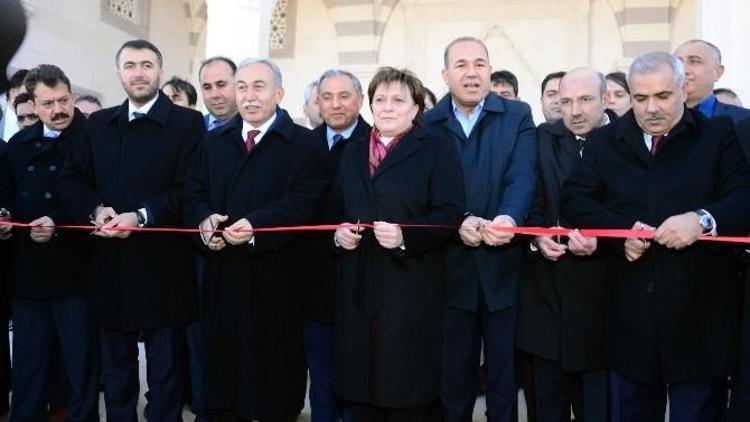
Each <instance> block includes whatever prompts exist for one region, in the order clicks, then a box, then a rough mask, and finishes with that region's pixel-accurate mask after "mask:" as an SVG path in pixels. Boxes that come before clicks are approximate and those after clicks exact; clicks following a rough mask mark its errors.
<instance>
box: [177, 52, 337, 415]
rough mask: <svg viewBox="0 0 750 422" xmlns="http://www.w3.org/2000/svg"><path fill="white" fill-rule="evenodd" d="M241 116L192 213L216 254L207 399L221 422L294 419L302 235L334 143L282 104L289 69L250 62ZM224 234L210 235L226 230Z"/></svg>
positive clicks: (192, 190) (196, 179) (300, 372)
mask: <svg viewBox="0 0 750 422" xmlns="http://www.w3.org/2000/svg"><path fill="white" fill-rule="evenodd" d="M234 86H235V94H236V98H237V108H238V110H239V115H238V116H236V117H235V118H234V119H232V120H231V121H230V122H228V123H227V124H225V125H224V126H222V127H221V128H219V129H217V130H213V131H211V132H209V133H208V135H206V138H205V139H204V141H203V143H202V146H201V150H200V152H199V154H198V157H197V159H196V161H195V164H194V166H193V168H192V170H191V172H190V176H189V178H188V182H187V185H186V196H187V197H186V200H187V208H186V211H185V213H186V219H187V223H188V224H189V225H191V226H193V227H200V228H201V230H202V231H203V232H202V234H201V236H200V243H201V244H202V245H203V246H204V247H205V249H206V251H207V254H206V297H205V301H206V306H205V310H206V314H205V319H206V324H207V326H208V327H210V329H209V330H207V331H206V332H205V336H206V342H205V344H206V399H207V404H208V406H210V407H211V408H212V409H215V410H216V411H218V412H220V413H221V414H220V416H219V417H220V418H221V419H219V420H249V419H253V420H261V421H277V420H278V421H282V420H294V419H295V418H296V416H297V414H298V413H299V411H300V410H301V409H302V407H303V404H304V396H305V388H306V371H305V360H304V351H303V335H302V332H303V321H304V319H303V303H302V302H303V295H302V286H301V279H302V276H303V275H305V276H306V275H307V274H303V273H302V271H301V270H302V265H300V257H301V256H302V252H303V250H302V249H301V248H300V245H299V242H297V240H298V238H299V236H297V235H294V234H292V233H258V234H255V233H253V228H254V227H260V228H263V227H278V226H291V225H300V224H308V223H309V222H310V221H311V220H312V218H313V216H314V213H315V212H316V210H318V209H319V207H320V203H321V199H322V195H323V192H324V190H325V188H326V184H327V183H326V182H327V181H326V178H325V154H326V148H325V147H324V146H323V144H322V143H321V142H320V140H319V139H318V138H316V137H315V134H313V133H312V131H310V130H309V129H306V128H303V127H301V126H298V125H296V124H294V122H293V121H292V119H291V117H289V114H287V112H286V111H284V110H282V109H280V108H278V104H279V102H281V99H282V98H283V96H284V90H283V88H282V78H281V72H280V71H279V69H278V67H277V66H276V65H275V64H274V63H273V62H271V61H268V60H247V61H245V62H243V63H242V64H241V65H240V66H239V67H238V69H237V73H236V74H235V80H234ZM224 225H226V227H224V230H223V233H221V234H219V233H211V232H210V231H211V230H213V229H216V228H217V227H222V226H224Z"/></svg>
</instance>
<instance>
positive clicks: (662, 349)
mask: <svg viewBox="0 0 750 422" xmlns="http://www.w3.org/2000/svg"><path fill="white" fill-rule="evenodd" d="M662 142H663V144H662V146H661V147H660V149H659V152H658V153H657V154H656V155H655V156H652V155H651V153H650V152H649V151H648V149H647V148H646V145H645V143H644V137H643V131H642V130H641V129H640V127H639V126H638V124H637V123H636V121H635V118H634V115H633V112H632V111H630V112H629V113H627V114H626V115H624V116H623V117H622V118H620V119H619V120H618V121H617V122H615V123H613V124H611V125H608V126H605V127H603V128H600V129H597V130H595V131H593V132H592V133H591V135H590V136H589V138H588V141H587V143H586V147H585V148H584V154H583V160H582V162H581V165H580V166H578V167H577V169H576V170H575V171H574V172H573V174H572V176H571V177H570V178H569V179H568V180H567V181H566V183H565V185H564V187H563V192H562V197H561V210H562V216H563V218H565V220H567V221H570V222H571V223H573V224H575V225H576V226H578V227H582V228H620V229H629V228H630V227H632V226H633V224H634V223H635V222H636V221H641V222H644V223H646V224H648V225H651V226H653V227H658V226H659V225H660V224H661V223H662V222H664V220H666V219H667V218H668V217H670V216H673V215H678V214H682V213H685V212H690V211H694V210H696V209H699V208H702V209H705V210H706V211H708V212H709V213H711V215H713V217H714V218H715V219H716V223H717V228H718V233H719V234H720V235H743V234H746V233H748V232H749V231H750V220H748V218H747V215H748V213H750V166H748V164H747V161H746V160H745V158H744V156H743V154H742V150H741V149H740V145H739V143H738V142H737V137H736V135H735V132H734V129H733V126H732V122H731V121H730V120H729V119H728V118H726V117H720V118H715V119H712V120H707V119H705V118H704V117H703V116H702V115H700V113H698V112H696V111H694V110H687V109H686V110H685V113H684V115H683V117H682V119H681V120H680V121H679V122H678V123H677V124H676V125H675V127H674V128H672V130H671V131H670V132H669V134H668V136H667V137H666V139H665V140H664V141H662ZM600 244H601V246H602V247H603V248H604V249H605V250H606V251H607V252H609V253H611V256H612V259H611V260H610V265H611V266H610V267H609V269H608V282H609V286H608V289H609V291H608V299H607V305H606V316H605V331H604V332H605V333H606V334H605V339H604V345H605V363H606V365H607V366H608V367H609V368H610V369H611V370H613V371H615V372H617V373H619V374H621V375H624V376H626V377H629V378H633V379H635V380H638V381H641V382H654V381H662V382H667V383H671V382H683V381H696V380H707V379H712V378H723V377H726V376H728V375H730V374H731V372H732V369H733V366H734V363H735V356H736V351H737V332H738V329H739V327H738V324H739V312H740V308H739V306H740V300H741V293H742V292H741V290H740V287H741V286H740V284H739V283H738V281H737V274H738V268H737V263H736V260H735V259H734V256H733V254H732V253H731V248H730V247H729V246H726V245H718V244H714V243H709V242H702V241H699V242H696V243H694V244H693V245H691V246H688V247H686V248H684V249H682V250H673V249H667V248H665V247H662V246H660V245H659V244H657V243H656V242H652V243H651V247H650V248H649V249H648V250H647V252H646V253H645V254H644V255H643V256H642V257H641V258H640V259H638V260H636V261H634V262H628V261H627V259H626V258H625V254H624V240H622V239H616V240H608V241H604V240H600Z"/></svg>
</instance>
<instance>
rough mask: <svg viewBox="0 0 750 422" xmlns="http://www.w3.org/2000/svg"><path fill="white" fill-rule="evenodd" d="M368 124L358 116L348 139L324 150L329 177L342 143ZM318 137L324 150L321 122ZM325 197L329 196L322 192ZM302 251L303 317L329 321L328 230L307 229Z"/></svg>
mask: <svg viewBox="0 0 750 422" xmlns="http://www.w3.org/2000/svg"><path fill="white" fill-rule="evenodd" d="M370 129H371V126H370V125H369V124H368V123H367V122H366V121H365V119H363V118H362V116H360V117H359V119H358V120H357V126H355V128H354V131H353V132H352V134H351V136H350V137H349V138H348V139H342V140H341V141H339V142H338V143H337V144H336V145H334V146H333V148H332V149H331V150H330V151H329V152H328V157H327V164H326V168H327V174H328V177H329V178H330V179H331V180H333V179H334V178H335V177H336V171H337V170H338V167H339V162H340V161H341V155H342V153H343V151H344V146H346V145H347V144H349V143H351V142H355V141H364V142H366V141H367V139H369V136H370ZM313 132H315V134H316V135H317V136H318V138H319V142H321V145H322V146H323V147H324V148H325V149H326V150H327V149H328V141H327V138H326V125H325V123H324V124H322V125H321V126H318V127H317V128H315V130H314V131H313ZM326 197H329V195H328V193H326ZM329 205H330V204H329V203H328V202H326V203H325V204H323V207H322V208H321V210H320V211H319V212H318V213H317V214H316V216H315V219H314V222H315V223H316V224H323V223H325V222H326V221H327V220H326V216H327V215H328V214H329V212H328V210H327V209H326V208H327V207H329ZM304 242H305V244H304V248H305V252H304V253H303V255H302V256H301V257H300V258H301V259H302V260H304V263H305V264H304V265H305V271H306V273H307V276H306V277H305V286H304V287H305V319H306V320H311V321H317V322H319V323H322V324H333V323H334V320H335V313H336V308H335V305H334V297H335V296H336V260H335V255H334V251H333V249H332V248H331V234H330V233H326V232H311V233H309V234H308V235H307V236H306V238H305V240H304Z"/></svg>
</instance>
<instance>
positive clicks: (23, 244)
mask: <svg viewBox="0 0 750 422" xmlns="http://www.w3.org/2000/svg"><path fill="white" fill-rule="evenodd" d="M25 85H26V90H27V92H28V93H29V94H30V95H31V97H32V102H33V107H34V111H35V112H36V114H38V115H39V119H40V121H39V122H37V123H35V124H34V125H32V126H30V127H28V128H25V129H23V130H22V131H20V132H18V133H17V134H16V135H14V136H13V138H11V140H10V142H9V144H8V150H7V154H6V158H5V160H4V164H3V165H2V166H0V206H1V207H3V208H6V209H8V210H9V211H10V214H11V216H12V217H13V219H14V220H17V221H21V222H28V223H29V224H31V225H32V226H36V227H32V228H31V229H14V230H13V232H14V233H13V236H12V237H11V238H10V239H9V242H10V243H11V246H10V252H11V253H10V257H9V258H10V259H9V262H8V264H9V265H8V276H9V277H8V281H9V285H10V296H11V306H12V309H13V320H14V336H13V352H14V353H13V378H12V388H13V396H12V403H11V420H18V421H26V420H44V419H46V418H48V415H47V403H48V401H49V398H48V397H47V392H48V386H49V384H50V383H51V377H52V376H53V375H57V374H52V373H51V371H52V369H51V367H50V362H51V360H52V356H53V353H57V350H58V349H57V347H54V346H55V344H59V350H60V352H61V356H62V359H61V362H62V365H63V367H64V368H65V370H64V371H63V373H64V374H66V377H65V380H66V383H67V384H68V385H70V389H69V397H68V398H69V401H68V403H67V409H68V417H69V418H70V419H71V420H81V421H98V420H99V412H98V411H99V389H98V380H99V371H98V361H99V357H98V356H99V354H98V352H97V345H96V340H95V339H96V336H95V330H96V326H95V324H94V319H93V315H92V310H91V305H90V302H89V300H90V299H89V286H90V280H89V273H88V268H89V266H90V262H89V258H90V254H89V250H88V245H87V240H88V239H87V236H86V235H85V234H84V233H80V232H78V233H76V232H67V231H56V230H55V225H60V224H70V223H71V222H72V218H71V217H70V215H69V214H68V213H67V212H66V211H65V210H64V209H63V208H62V204H61V203H60V199H59V196H58V191H57V180H58V175H59V174H60V168H61V167H62V164H63V162H64V160H65V157H66V155H67V154H68V153H69V151H70V150H71V149H72V148H73V145H74V144H75V143H77V142H80V140H81V139H82V138H83V136H84V130H85V123H86V118H85V117H83V115H82V114H81V113H80V112H78V111H77V110H76V109H75V107H74V97H73V93H72V91H71V88H70V81H69V80H68V78H67V76H65V74H64V73H63V72H62V70H60V69H59V68H58V67H56V66H53V65H40V66H38V67H36V68H34V69H32V70H31V71H30V72H29V74H28V75H27V77H26V79H25Z"/></svg>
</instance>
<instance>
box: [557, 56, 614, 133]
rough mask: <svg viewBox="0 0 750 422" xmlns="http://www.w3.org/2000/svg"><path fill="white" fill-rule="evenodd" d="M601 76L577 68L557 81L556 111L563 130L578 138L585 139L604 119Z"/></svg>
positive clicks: (605, 83)
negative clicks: (558, 98)
mask: <svg viewBox="0 0 750 422" xmlns="http://www.w3.org/2000/svg"><path fill="white" fill-rule="evenodd" d="M606 92H607V81H606V80H605V79H604V75H602V73H601V72H598V71H596V70H594V69H590V68H577V69H573V70H571V71H570V72H568V73H566V74H565V76H563V78H562V79H561V80H560V107H561V109H562V115H563V123H564V124H565V127H566V128H567V129H568V130H569V131H571V132H573V134H575V135H578V136H586V135H587V134H588V133H589V132H591V131H592V130H593V129H594V128H597V127H599V126H600V125H601V123H602V119H603V118H604V107H605V104H604V95H605V94H606Z"/></svg>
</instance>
